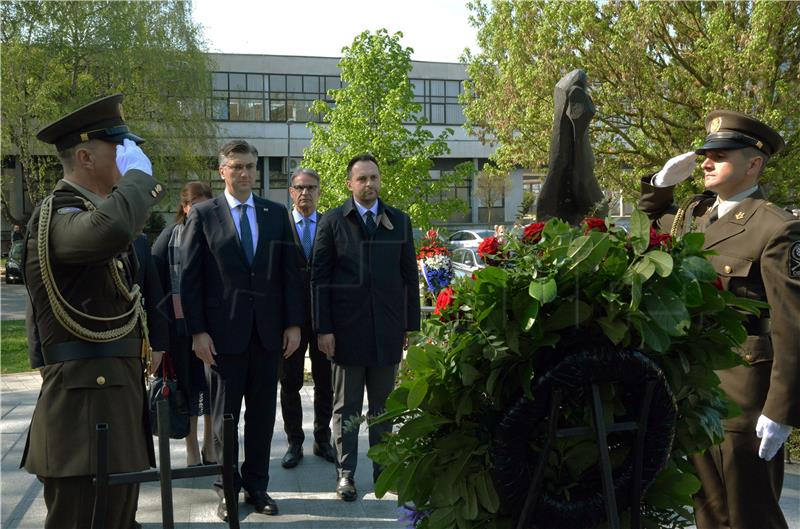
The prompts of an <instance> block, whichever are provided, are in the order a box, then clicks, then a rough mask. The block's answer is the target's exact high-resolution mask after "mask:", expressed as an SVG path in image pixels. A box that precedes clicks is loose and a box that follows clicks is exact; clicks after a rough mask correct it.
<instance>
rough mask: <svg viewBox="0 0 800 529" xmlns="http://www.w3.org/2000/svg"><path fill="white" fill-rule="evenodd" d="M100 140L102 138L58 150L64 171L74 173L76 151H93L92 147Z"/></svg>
mask: <svg viewBox="0 0 800 529" xmlns="http://www.w3.org/2000/svg"><path fill="white" fill-rule="evenodd" d="M98 141H102V140H89V141H84V142H81V143H79V144H77V145H73V146H72V147H67V148H66V149H64V150H63V151H58V159H59V160H60V161H61V165H62V166H63V168H64V171H65V172H68V173H72V172H73V171H74V170H75V153H76V152H78V150H80V149H86V150H88V151H91V150H92V147H94V145H95V144H96V142H98Z"/></svg>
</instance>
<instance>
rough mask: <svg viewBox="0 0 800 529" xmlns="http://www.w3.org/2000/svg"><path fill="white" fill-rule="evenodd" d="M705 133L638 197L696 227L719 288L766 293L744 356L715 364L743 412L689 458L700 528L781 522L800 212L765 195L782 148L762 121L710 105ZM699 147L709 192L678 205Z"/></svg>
mask: <svg viewBox="0 0 800 529" xmlns="http://www.w3.org/2000/svg"><path fill="white" fill-rule="evenodd" d="M706 130H707V131H708V135H707V136H706V140H705V143H704V144H703V145H702V146H701V147H699V148H698V149H696V150H695V151H692V152H688V153H685V154H682V155H679V156H676V157H674V158H672V159H671V160H669V161H668V162H667V163H666V165H665V166H664V168H663V169H662V170H661V171H659V172H658V173H656V174H655V175H654V176H653V177H652V178H651V177H647V178H645V179H644V181H643V182H642V195H641V198H640V200H639V207H640V208H641V209H642V210H643V211H645V212H646V213H648V214H649V215H650V217H651V218H652V219H653V221H654V223H655V225H656V226H657V227H659V228H660V229H662V230H664V231H671V232H672V233H673V234H675V235H683V234H685V233H688V232H701V233H703V234H704V235H705V243H704V245H703V247H704V248H705V249H706V250H711V251H713V255H711V256H710V257H709V259H710V261H711V264H713V265H714V268H715V269H716V271H717V274H719V277H720V280H721V284H722V288H724V289H725V290H727V291H729V292H732V293H734V294H736V295H737V296H740V297H744V298H749V299H756V300H760V301H765V302H767V303H769V305H770V308H769V310H765V311H763V312H762V314H761V317H758V318H756V317H750V318H749V319H748V320H746V321H745V328H746V329H747V334H748V336H747V340H746V341H745V343H744V344H743V345H742V347H741V349H740V351H739V352H740V354H741V355H742V358H743V359H744V360H745V362H746V363H747V365H740V366H736V367H732V368H730V369H724V370H721V371H718V372H717V373H718V374H719V378H720V386H721V387H722V389H724V390H725V392H726V393H727V394H728V396H729V397H730V398H731V400H733V401H734V402H735V403H736V404H737V405H738V407H739V408H741V410H742V413H741V414H740V415H739V416H737V417H734V418H732V419H728V420H727V421H725V423H724V428H725V438H724V440H723V441H722V443H720V444H719V445H716V446H712V447H711V448H709V449H708V450H707V451H706V452H704V453H702V454H693V455H691V456H690V461H691V462H692V464H693V465H694V467H695V470H696V471H697V475H698V477H699V478H700V482H701V484H702V487H701V489H700V491H699V492H698V493H697V494H696V495H695V498H694V500H695V508H694V514H695V519H696V523H697V527H698V528H699V529H750V528H755V527H758V528H759V529H762V528H763V529H786V527H787V525H786V520H785V518H784V516H783V512H782V511H781V507H780V504H779V501H780V494H781V488H782V485H783V457H782V456H783V454H782V447H783V444H784V442H785V441H786V439H787V438H788V437H789V434H790V433H791V431H792V427H797V426H800V391H798V387H800V354H798V347H797V343H798V340H800V319H798V314H800V221H798V220H797V219H795V218H794V217H792V215H791V214H790V213H788V212H787V211H785V210H784V209H782V208H780V207H778V206H776V205H775V204H772V203H771V202H769V201H767V199H766V197H765V195H764V192H763V191H762V189H761V188H760V187H759V179H760V176H761V174H762V172H763V170H764V166H765V165H766V163H767V161H768V160H769V158H770V157H771V156H773V155H777V154H779V153H780V152H781V151H782V150H783V148H784V140H783V138H782V137H781V136H780V134H778V132H777V131H775V130H774V129H772V127H769V126H768V125H767V124H765V123H762V122H761V121H759V120H757V119H755V118H752V117H750V116H747V115H745V114H740V113H738V112H733V111H730V110H716V111H714V112H711V113H710V114H709V115H708V117H706ZM696 154H700V155H703V156H704V157H705V159H704V160H703V162H702V164H701V167H702V169H703V176H704V184H705V187H706V189H707V190H709V191H713V193H706V194H702V195H696V196H693V197H690V198H689V199H688V200H687V201H686V202H685V203H684V204H683V205H682V207H681V208H677V207H676V205H675V204H674V202H673V190H674V188H675V186H676V185H677V184H679V183H680V182H682V181H684V180H686V179H687V178H689V177H690V176H691V174H692V171H693V170H694V167H695V165H696V161H695V158H696Z"/></svg>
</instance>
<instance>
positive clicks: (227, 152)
mask: <svg viewBox="0 0 800 529" xmlns="http://www.w3.org/2000/svg"><path fill="white" fill-rule="evenodd" d="M233 154H252V155H253V156H255V157H256V158H258V151H257V150H256V148H255V147H253V146H252V145H250V144H249V143H247V142H246V141H244V140H231V141H229V142H227V143H225V145H223V146H222V147H220V148H219V166H220V167H222V166H223V165H225V164H226V163H227V161H228V158H230V156H231V155H233Z"/></svg>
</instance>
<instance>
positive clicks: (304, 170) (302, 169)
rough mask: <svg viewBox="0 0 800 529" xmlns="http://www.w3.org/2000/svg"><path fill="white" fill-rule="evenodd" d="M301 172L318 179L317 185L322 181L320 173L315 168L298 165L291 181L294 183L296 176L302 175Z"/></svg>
mask: <svg viewBox="0 0 800 529" xmlns="http://www.w3.org/2000/svg"><path fill="white" fill-rule="evenodd" d="M301 174H307V175H308V176H310V177H311V178H313V179H314V180H316V181H317V185H319V183H320V181H319V175H318V174H317V172H316V171H315V170H313V169H311V168H310V167H298V168H297V169H295V170H294V171H292V177H291V178H290V179H289V183H290V184H293V183H294V177H295V176H300V175H301Z"/></svg>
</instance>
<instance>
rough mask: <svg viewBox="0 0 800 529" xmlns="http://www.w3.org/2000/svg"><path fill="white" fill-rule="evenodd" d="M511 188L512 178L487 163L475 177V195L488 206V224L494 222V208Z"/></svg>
mask: <svg viewBox="0 0 800 529" xmlns="http://www.w3.org/2000/svg"><path fill="white" fill-rule="evenodd" d="M509 189H511V179H510V178H509V176H508V173H507V172H506V171H504V170H500V169H498V168H496V167H492V166H490V165H485V166H484V167H483V171H481V172H480V173H479V174H478V177H477V178H476V179H475V196H476V197H478V200H480V201H481V203H482V204H483V205H484V206H485V207H486V210H487V212H488V218H487V220H486V223H487V224H489V225H491V224H492V208H494V205H495V204H496V203H497V201H498V200H499V199H501V198H503V197H504V196H505V195H506V193H508V191H509Z"/></svg>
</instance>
